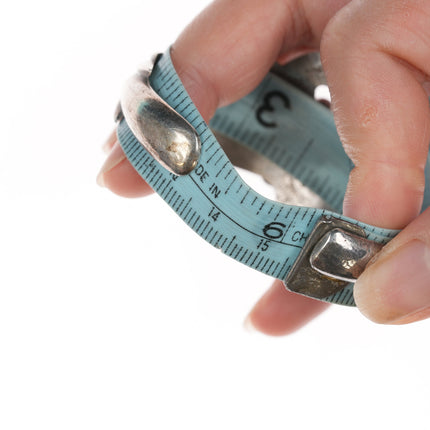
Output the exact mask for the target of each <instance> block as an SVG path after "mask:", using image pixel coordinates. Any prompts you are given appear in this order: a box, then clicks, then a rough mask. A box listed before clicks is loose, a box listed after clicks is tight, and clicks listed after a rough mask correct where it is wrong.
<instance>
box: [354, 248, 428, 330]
mask: <svg viewBox="0 0 430 430" xmlns="http://www.w3.org/2000/svg"><path fill="white" fill-rule="evenodd" d="M354 298H355V301H356V303H357V306H358V307H359V309H360V310H361V312H362V313H363V314H364V315H366V316H367V317H368V318H370V319H371V320H373V321H375V322H379V323H388V324H396V323H401V322H402V320H405V321H407V322H411V321H415V320H418V319H420V315H422V314H423V312H424V311H425V310H426V309H428V308H430V248H429V247H428V246H427V245H426V244H425V243H424V242H421V241H420V240H413V241H411V242H409V243H407V244H405V245H402V246H401V247H400V248H399V249H397V250H396V251H393V252H390V253H387V254H385V255H382V256H381V258H379V259H377V260H376V261H375V263H374V264H372V265H371V266H369V267H368V268H367V269H366V270H365V272H364V273H363V275H362V276H360V278H359V279H358V280H357V282H356V284H355V287H354ZM414 315H415V316H416V318H414Z"/></svg>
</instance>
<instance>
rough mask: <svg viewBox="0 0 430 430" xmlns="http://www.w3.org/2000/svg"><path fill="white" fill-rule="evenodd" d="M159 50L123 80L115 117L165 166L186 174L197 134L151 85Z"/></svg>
mask: <svg viewBox="0 0 430 430" xmlns="http://www.w3.org/2000/svg"><path fill="white" fill-rule="evenodd" d="M159 58H160V54H158V55H155V56H154V57H153V58H152V61H151V63H150V64H149V65H148V66H146V67H143V68H141V69H140V70H139V71H138V73H136V74H135V75H133V76H132V77H131V78H130V79H128V81H127V82H126V84H125V87H124V89H123V93H122V96H121V100H120V103H119V105H118V107H117V109H116V112H115V120H116V121H120V120H121V119H122V118H123V117H124V118H125V120H126V122H127V125H128V126H129V127H130V130H131V131H132V132H133V134H134V136H135V137H136V139H137V140H138V141H139V142H140V144H141V145H142V146H143V147H144V148H145V149H146V150H147V151H148V152H149V153H150V154H151V155H152V156H153V157H154V158H155V159H156V160H157V161H158V162H159V163H160V164H161V165H162V166H163V167H165V168H166V169H167V170H169V171H170V172H172V173H174V174H175V175H186V174H188V173H190V172H191V171H192V170H193V169H194V167H195V166H196V165H197V161H198V160H199V157H200V150H201V143H200V138H199V135H198V134H197V132H196V131H195V129H194V127H193V126H192V125H191V124H190V123H189V122H188V121H187V120H186V119H185V118H184V117H183V116H181V115H179V114H178V113H177V112H176V111H175V110H174V109H172V108H171V107H170V106H169V105H168V104H167V103H166V102H165V101H164V100H163V99H162V98H161V97H160V96H159V95H158V94H157V93H156V92H155V91H154V90H153V89H152V87H151V84H150V82H149V77H150V75H151V72H152V69H153V67H154V65H155V64H156V62H157V61H158V59H159Z"/></svg>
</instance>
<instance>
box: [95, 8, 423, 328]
mask: <svg viewBox="0 0 430 430" xmlns="http://www.w3.org/2000/svg"><path fill="white" fill-rule="evenodd" d="M429 17H430V3H429V2H427V1H425V0H422V1H419V0H380V1H378V2H375V1H372V0H352V1H347V0H324V1H321V0H319V1H317V0H269V1H266V2H261V1H259V0H235V1H233V0H217V1H215V2H214V3H212V4H211V5H210V6H209V7H208V8H207V9H205V10H204V11H203V12H202V13H201V14H200V15H199V16H198V17H197V18H196V19H195V20H194V21H193V22H192V23H191V24H190V25H189V26H188V27H187V28H186V29H185V30H184V32H183V33H182V34H181V35H180V37H179V38H178V40H177V41H176V42H175V43H174V45H173V46H172V50H171V56H172V61H173V63H174V65H175V68H176V70H177V72H178V74H179V76H180V78H181V80H182V82H183V84H184V86H185V88H186V89H187V91H188V93H189V94H190V96H191V98H192V99H193V101H194V103H195V105H196V106H197V108H198V109H199V111H200V113H201V114H202V116H203V117H204V118H205V120H206V121H209V119H210V118H211V116H212V115H213V114H214V112H215V110H216V109H217V108H218V107H219V106H222V105H226V104H229V103H232V102H234V101H236V100H238V99H239V98H241V97H243V96H244V95H246V94H247V93H249V92H250V91H251V90H253V89H254V88H255V87H256V86H257V85H258V83H259V82H260V81H261V80H262V78H263V77H264V76H265V75H266V73H267V72H268V70H269V69H270V67H271V65H272V64H273V63H274V62H275V61H279V62H286V61H288V60H289V59H291V58H294V57H295V56H297V55H299V54H300V53H304V52H306V51H310V50H320V51H321V58H322V61H323V65H324V69H325V72H326V75H327V80H328V84H329V87H330V91H331V95H332V108H333V113H334V117H335V121H336V125H337V128H338V132H339V135H340V137H341V140H342V142H343V144H344V147H345V150H346V152H347V154H348V155H349V157H350V158H351V159H352V161H353V162H354V164H355V166H356V167H355V168H354V170H353V171H352V173H351V176H350V181H349V184H348V190H347V194H346V196H345V202H344V213H345V215H347V216H350V217H352V218H355V219H358V220H360V221H364V222H366V223H369V224H373V225H377V226H380V227H386V228H395V229H397V228H404V230H403V231H402V232H401V233H400V234H399V235H398V236H397V237H396V238H395V239H393V240H392V241H391V242H390V243H389V244H388V245H387V246H386V247H385V248H384V249H383V251H382V252H381V253H380V254H379V256H378V259H377V260H376V261H374V262H373V264H371V265H370V266H369V267H368V268H367V269H366V271H365V272H364V274H363V275H362V276H361V277H360V279H359V280H358V282H357V283H356V285H355V299H356V302H357V305H358V307H359V309H360V310H361V311H362V312H363V313H364V314H365V315H366V316H368V317H369V318H370V319H372V320H374V321H377V322H381V323H406V322H411V321H416V320H419V319H423V318H426V317H427V316H430V248H429V247H430V211H429V210H427V211H425V212H424V213H423V214H421V215H420V216H418V215H419V212H420V208H421V204H422V197H423V191H424V165H425V162H426V158H427V153H428V143H429V140H430V118H429V102H428V90H429V89H430V85H429V78H428V76H429V75H430V61H429V58H430V57H429V55H430V26H429V25H428V22H429ZM106 146H107V148H108V149H109V150H110V151H111V152H110V155H109V157H108V159H107V160H106V163H105V164H104V166H103V167H102V171H101V173H100V175H99V178H98V180H99V183H100V184H102V185H104V186H106V187H108V188H109V189H111V190H112V191H113V192H115V193H117V194H120V195H123V196H127V197H138V196H143V195H147V194H149V193H151V189H150V187H149V186H148V185H147V184H146V183H145V182H144V181H143V180H142V178H141V177H140V176H139V175H138V174H137V173H136V171H135V170H134V168H133V167H132V166H131V165H130V164H129V163H128V161H127V160H126V158H125V155H124V153H123V152H122V150H121V148H120V146H119V143H118V142H117V140H116V137H115V135H114V134H113V135H112V136H111V138H110V139H109V141H108V143H107V145H106ZM326 306H327V305H326V304H325V303H322V302H319V301H315V300H312V299H309V298H306V297H303V296H299V295H296V294H294V293H290V292H288V291H286V290H285V288H284V287H283V285H282V284H281V282H279V281H275V283H274V284H273V286H272V287H271V288H270V289H269V290H268V292H266V294H265V295H264V296H263V297H262V298H261V299H260V301H259V302H258V303H257V304H256V305H255V307H254V309H253V310H252V311H251V313H250V315H249V317H248V323H249V324H251V325H252V326H254V327H255V328H256V329H257V330H260V331H262V332H264V333H267V334H272V335H281V334H287V333H291V332H292V331H294V330H296V329H297V328H299V327H300V326H302V325H303V324H305V323H306V322H307V321H309V320H310V319H312V318H313V317H314V316H316V315H317V314H319V313H320V312H322V311H323V310H324V309H325V308H326Z"/></svg>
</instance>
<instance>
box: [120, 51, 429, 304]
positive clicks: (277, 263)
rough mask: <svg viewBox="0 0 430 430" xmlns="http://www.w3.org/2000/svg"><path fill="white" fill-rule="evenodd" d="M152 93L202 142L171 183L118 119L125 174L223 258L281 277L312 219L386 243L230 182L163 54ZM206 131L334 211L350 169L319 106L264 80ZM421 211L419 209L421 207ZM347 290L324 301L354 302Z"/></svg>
mask: <svg viewBox="0 0 430 430" xmlns="http://www.w3.org/2000/svg"><path fill="white" fill-rule="evenodd" d="M151 85H152V87H153V88H154V90H155V91H156V92H157V93H158V94H159V95H160V96H161V97H162V98H163V99H164V100H165V101H166V102H167V103H168V104H169V105H170V106H172V107H173V108H174V109H175V110H176V111H177V112H178V113H180V114H181V115H182V116H184V117H185V118H186V119H187V120H188V121H189V122H190V123H191V124H192V125H193V127H194V128H195V129H196V131H197V133H198V134H199V135H200V138H201V142H202V153H201V157H200V160H199V162H198V165H197V166H196V168H195V169H194V170H193V171H192V173H190V174H189V175H187V176H180V177H179V176H175V175H173V174H171V173H169V172H168V171H167V170H166V169H165V168H163V167H162V166H161V165H160V164H159V163H158V162H157V161H155V160H154V158H153V157H152V156H151V155H150V154H149V153H148V152H146V150H145V149H144V148H143V147H142V145H140V144H139V142H138V141H137V140H136V138H135V137H134V136H133V134H132V133H131V131H130V129H129V128H128V126H127V124H126V122H125V121H124V120H123V121H122V122H121V123H120V124H119V127H118V137H119V141H120V143H121V145H122V147H123V149H124V151H125V153H126V155H127V157H128V159H129V160H130V162H131V163H132V165H133V166H134V168H135V169H136V170H137V171H138V172H139V174H140V175H141V176H142V177H143V178H144V179H145V181H146V182H148V184H149V185H150V186H151V187H152V188H153V189H154V190H155V191H156V192H157V193H158V194H159V195H160V196H161V197H162V198H163V199H164V200H165V201H166V202H167V203H168V204H169V205H170V206H171V207H172V209H173V210H174V211H175V212H176V213H177V214H178V215H179V216H180V217H181V218H182V219H183V220H184V221H185V222H186V223H187V224H188V225H189V226H190V227H191V228H192V229H193V230H194V231H195V232H196V233H197V234H199V235H200V236H201V237H202V238H203V239H205V240H206V241H208V242H209V243H211V244H212V245H213V246H215V247H216V248H219V249H221V250H222V252H224V253H225V254H227V255H229V256H230V257H232V258H234V259H236V260H237V261H240V262H241V263H244V264H246V265H248V266H250V267H252V268H254V269H256V270H259V271H261V272H263V273H265V274H268V275H270V276H272V277H275V278H278V279H284V278H285V276H286V274H287V273H288V272H289V270H290V268H291V266H292V265H293V263H294V261H295V260H296V258H297V256H298V254H299V253H300V251H301V249H302V247H303V245H304V242H305V240H306V238H307V237H308V235H309V234H310V232H311V231H312V229H313V227H314V225H315V223H316V222H317V221H318V219H319V218H320V217H321V216H322V215H326V216H330V215H332V216H335V217H337V218H342V219H345V220H347V221H349V222H352V223H354V224H357V225H359V226H361V227H362V228H363V229H364V230H365V233H366V235H367V238H368V239H370V240H373V241H376V242H379V243H383V244H384V243H386V242H388V241H389V240H390V239H391V238H393V237H394V236H395V235H396V233H397V231H393V230H386V229H381V228H377V227H373V226H370V225H367V224H364V223H360V222H358V221H355V220H352V219H349V218H346V217H343V216H342V215H339V214H337V213H332V212H330V211H327V210H322V209H315V208H307V207H297V206H291V205H286V204H282V203H279V202H275V201H272V200H269V199H267V198H265V197H263V196H261V195H259V194H258V193H256V192H255V191H254V190H253V189H252V188H250V187H249V186H248V185H247V184H246V183H244V181H243V180H242V179H241V178H240V176H239V174H238V173H237V171H236V169H235V168H234V166H233V165H232V164H231V162H230V161H229V159H228V158H227V156H226V155H225V153H224V152H223V150H222V148H221V146H220V144H219V143H218V141H217V140H216V138H215V137H214V135H213V133H212V132H211V130H210V129H209V128H208V126H207V124H206V123H205V122H204V120H203V119H202V117H201V116H200V114H199V112H198V111H197V109H196V107H195V106H194V104H193V103H192V101H191V99H190V98H189V96H188V94H187V93H186V91H185V89H184V87H183V85H182V83H181V81H180V80H179V78H178V76H177V74H176V71H175V69H174V67H173V65H172V62H171V59H170V55H169V53H166V54H165V55H163V57H162V58H161V59H160V61H159V62H158V63H157V65H156V67H155V68H154V70H153V72H152V75H151ZM211 125H212V126H213V127H214V128H215V129H217V130H218V131H220V132H222V133H223V134H225V135H227V136H230V137H231V138H233V139H234V140H237V141H240V142H241V143H242V144H244V145H247V146H249V147H250V148H252V149H254V150H256V151H258V152H260V153H262V154H263V155H265V156H266V157H268V158H269V159H271V160H273V161H274V162H276V163H277V164H278V165H279V166H280V167H282V168H283V169H285V170H288V171H289V172H290V173H292V174H294V175H295V176H296V177H297V178H298V179H300V180H301V181H302V182H303V183H304V184H305V185H307V186H309V187H310V188H311V189H313V190H314V191H315V192H317V193H318V194H319V195H320V196H321V197H322V198H323V199H324V200H325V201H327V202H328V203H329V205H330V206H331V207H333V208H335V209H336V210H339V211H340V210H341V207H342V201H343V196H344V192H345V188H346V183H347V180H348V175H349V172H350V167H351V163H350V162H349V160H348V158H347V156H346V155H345V153H344V152H343V149H342V146H341V144H340V142H339V138H338V136H337V133H336V128H335V126H334V123H333V119H332V117H331V114H330V112H329V110H328V109H326V108H324V107H322V106H319V105H318V104H317V103H315V101H314V100H313V99H311V98H310V97H309V96H307V95H306V94H304V93H302V92H300V91H299V90H298V89H296V88H295V87H293V86H292V85H289V84H288V83H285V82H283V81H281V80H280V79H279V78H277V77H275V76H273V75H270V74H269V75H268V76H267V77H266V79H265V80H264V81H263V82H262V84H261V85H260V86H259V87H258V88H257V89H256V90H255V91H254V92H253V93H251V94H250V95H248V96H247V97H245V98H244V99H242V100H241V101H239V102H238V103H236V104H234V105H231V106H228V107H226V108H222V109H220V110H219V111H218V112H217V114H216V115H215V117H214V118H213V121H212V122H211ZM426 203H427V204H428V202H426ZM352 292H353V289H352V284H350V285H348V286H347V287H346V288H344V289H343V290H342V291H340V292H338V293H336V294H333V295H332V296H330V297H327V298H325V299H324V300H325V301H328V302H332V303H339V304H344V305H350V306H353V305H354V299H353V294H352Z"/></svg>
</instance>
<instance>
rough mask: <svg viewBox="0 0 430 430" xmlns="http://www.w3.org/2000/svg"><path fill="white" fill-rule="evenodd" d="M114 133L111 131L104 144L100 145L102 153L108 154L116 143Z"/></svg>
mask: <svg viewBox="0 0 430 430" xmlns="http://www.w3.org/2000/svg"><path fill="white" fill-rule="evenodd" d="M116 140H117V139H116V131H113V132H112V133H111V134H110V135H109V137H108V138H107V139H106V141H105V143H104V144H103V145H102V150H103V152H104V153H106V154H109V152H110V151H111V150H112V148H113V146H114V145H115V143H116Z"/></svg>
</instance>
